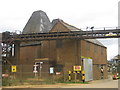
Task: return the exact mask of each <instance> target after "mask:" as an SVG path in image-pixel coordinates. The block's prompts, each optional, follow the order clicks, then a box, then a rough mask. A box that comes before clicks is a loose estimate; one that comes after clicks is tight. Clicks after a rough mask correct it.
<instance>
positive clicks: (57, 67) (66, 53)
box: [19, 19, 107, 80]
mask: <svg viewBox="0 0 120 90" xmlns="http://www.w3.org/2000/svg"><path fill="white" fill-rule="evenodd" d="M53 23H54V25H53V27H52V29H51V30H50V31H49V32H66V31H80V30H81V29H78V28H76V27H74V26H71V25H69V24H67V23H65V22H64V21H62V20H60V19H57V20H53ZM106 49H107V48H106V47H105V46H104V45H103V44H101V43H100V42H99V41H98V40H95V39H85V40H80V39H66V40H59V39H58V40H48V41H47V40H46V41H41V42H37V44H36V43H35V44H34V43H32V44H29V45H27V44H26V45H23V46H22V47H21V48H20V61H19V64H20V65H29V68H28V69H26V70H23V71H24V72H31V75H34V74H32V73H33V65H34V64H35V62H41V61H42V62H43V64H42V71H41V72H46V73H43V75H42V76H44V77H45V76H51V75H50V67H54V73H53V74H54V75H56V76H57V75H58V74H59V75H63V74H66V75H67V74H68V71H73V66H74V65H82V63H83V61H84V60H85V59H91V61H92V62H91V67H92V68H91V73H90V74H91V76H90V77H92V80H96V79H101V76H103V78H104V79H105V78H107V53H106ZM46 62H47V63H46ZM84 63H85V62H84ZM88 64H89V60H88ZM82 66H83V65H82ZM87 66H89V65H87V64H84V66H83V68H84V69H85V68H86V67H87ZM101 67H103V73H101ZM87 69H89V67H88V68H86V72H87V71H88V70H87ZM27 75H29V74H27ZM86 75H89V72H88V74H86Z"/></svg>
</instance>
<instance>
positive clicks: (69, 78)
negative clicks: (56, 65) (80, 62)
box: [68, 71, 71, 81]
mask: <svg viewBox="0 0 120 90" xmlns="http://www.w3.org/2000/svg"><path fill="white" fill-rule="evenodd" d="M68 74H69V76H68V80H69V81H71V71H68Z"/></svg>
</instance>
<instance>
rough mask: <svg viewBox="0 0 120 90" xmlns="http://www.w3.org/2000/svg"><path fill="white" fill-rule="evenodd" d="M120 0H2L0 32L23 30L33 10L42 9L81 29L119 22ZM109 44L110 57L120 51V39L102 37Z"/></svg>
mask: <svg viewBox="0 0 120 90" xmlns="http://www.w3.org/2000/svg"><path fill="white" fill-rule="evenodd" d="M118 1H119V0H0V32H3V31H11V32H12V31H15V30H18V31H22V30H23V28H24V26H25V24H26V23H27V21H28V19H29V18H30V16H31V14H32V13H33V12H34V11H37V10H42V11H44V12H46V13H47V15H48V17H49V18H50V21H52V20H53V19H56V18H60V19H62V20H63V21H65V22H66V23H69V24H71V25H73V26H76V27H78V28H81V29H85V28H86V27H92V26H94V27H95V28H94V29H103V27H107V28H115V27H117V26H118ZM100 41H101V42H102V43H103V44H104V45H105V46H106V47H107V48H108V56H107V57H108V60H109V59H111V58H112V57H113V56H115V55H117V54H118V48H117V46H118V45H117V44H118V43H117V39H103V40H100Z"/></svg>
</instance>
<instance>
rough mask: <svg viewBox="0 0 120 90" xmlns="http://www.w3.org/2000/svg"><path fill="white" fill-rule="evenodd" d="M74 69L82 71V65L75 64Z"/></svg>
mask: <svg viewBox="0 0 120 90" xmlns="http://www.w3.org/2000/svg"><path fill="white" fill-rule="evenodd" d="M73 70H74V71H81V66H73Z"/></svg>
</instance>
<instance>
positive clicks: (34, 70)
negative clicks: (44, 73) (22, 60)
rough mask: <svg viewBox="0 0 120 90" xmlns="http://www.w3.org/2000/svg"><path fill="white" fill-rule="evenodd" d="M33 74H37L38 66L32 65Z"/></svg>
mask: <svg viewBox="0 0 120 90" xmlns="http://www.w3.org/2000/svg"><path fill="white" fill-rule="evenodd" d="M33 72H34V73H37V72H38V65H34V66H33Z"/></svg>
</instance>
